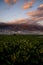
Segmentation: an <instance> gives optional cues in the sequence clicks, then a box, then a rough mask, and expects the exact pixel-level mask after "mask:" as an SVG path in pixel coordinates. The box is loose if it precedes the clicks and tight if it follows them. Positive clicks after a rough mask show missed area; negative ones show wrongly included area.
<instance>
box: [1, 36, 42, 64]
mask: <svg viewBox="0 0 43 65" xmlns="http://www.w3.org/2000/svg"><path fill="white" fill-rule="evenodd" d="M18 64H20V65H32V64H33V65H38V64H39V65H43V36H42V35H0V65H18Z"/></svg>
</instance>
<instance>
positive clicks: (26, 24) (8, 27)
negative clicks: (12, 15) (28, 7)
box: [0, 19, 43, 33]
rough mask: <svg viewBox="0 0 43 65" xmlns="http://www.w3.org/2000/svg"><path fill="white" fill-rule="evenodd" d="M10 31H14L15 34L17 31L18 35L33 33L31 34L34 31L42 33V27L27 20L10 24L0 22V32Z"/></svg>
mask: <svg viewBox="0 0 43 65" xmlns="http://www.w3.org/2000/svg"><path fill="white" fill-rule="evenodd" d="M11 31H15V32H18V31H19V33H21V32H26V33H28V32H29V33H30V31H33V32H31V33H34V31H35V32H36V31H40V32H42V33H43V25H39V24H38V23H37V22H36V21H35V22H34V21H31V20H28V19H25V20H18V21H16V22H12V23H1V22H0V32H11ZM20 31H21V32H20ZM38 33H39V32H38Z"/></svg>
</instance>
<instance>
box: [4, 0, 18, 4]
mask: <svg viewBox="0 0 43 65" xmlns="http://www.w3.org/2000/svg"><path fill="white" fill-rule="evenodd" d="M4 2H5V3H7V4H9V5H12V4H15V3H16V2H17V0H4Z"/></svg>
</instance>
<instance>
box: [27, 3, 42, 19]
mask: <svg viewBox="0 0 43 65" xmlns="http://www.w3.org/2000/svg"><path fill="white" fill-rule="evenodd" d="M27 15H28V16H30V17H36V18H37V17H43V4H41V5H40V6H39V7H38V8H37V10H35V11H31V12H28V13H27Z"/></svg>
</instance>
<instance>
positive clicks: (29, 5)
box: [22, 0, 35, 9]
mask: <svg viewBox="0 0 43 65" xmlns="http://www.w3.org/2000/svg"><path fill="white" fill-rule="evenodd" d="M34 2H35V0H31V1H30V2H25V3H24V5H23V7H22V8H23V9H28V8H31V7H32V5H33V3H34Z"/></svg>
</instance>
